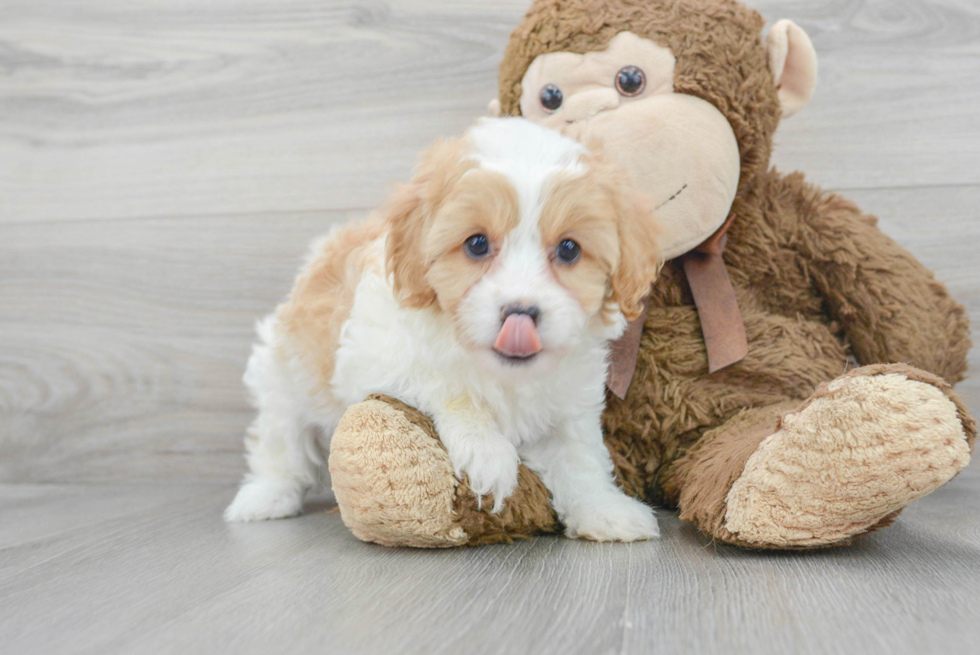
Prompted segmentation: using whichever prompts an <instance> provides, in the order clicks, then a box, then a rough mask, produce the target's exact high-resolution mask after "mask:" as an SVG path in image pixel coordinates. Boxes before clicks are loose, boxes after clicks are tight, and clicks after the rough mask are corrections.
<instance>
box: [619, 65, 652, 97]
mask: <svg viewBox="0 0 980 655" xmlns="http://www.w3.org/2000/svg"><path fill="white" fill-rule="evenodd" d="M646 85H647V76H646V75H644V74H643V71H641V70H640V69H639V68H637V67H636V66H623V67H622V68H621V69H619V72H618V73H616V90H617V91H619V92H620V93H621V94H622V95H624V96H638V95H640V94H641V93H643V87H645V86H646Z"/></svg>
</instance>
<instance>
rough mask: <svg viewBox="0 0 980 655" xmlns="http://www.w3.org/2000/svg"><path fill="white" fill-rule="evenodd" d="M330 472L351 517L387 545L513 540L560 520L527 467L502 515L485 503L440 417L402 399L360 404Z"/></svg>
mask: <svg viewBox="0 0 980 655" xmlns="http://www.w3.org/2000/svg"><path fill="white" fill-rule="evenodd" d="M329 466H330V478H331V482H332V485H333V492H334V495H335V496H336V498H337V504H338V505H339V507H340V515H341V517H342V519H343V521H344V524H345V525H346V526H347V527H348V528H350V531H351V532H353V533H354V535H355V536H357V538H358V539H361V540H362V541H370V542H374V543H378V544H382V545H384V546H411V547H416V548H450V547H453V546H467V545H469V546H473V545H480V544H489V543H498V542H510V541H512V540H513V539H515V538H524V537H528V536H531V535H533V534H537V533H541V532H554V531H557V530H558V529H559V528H560V526H559V524H558V521H557V518H556V517H555V514H554V512H553V511H552V509H551V505H550V503H549V498H548V492H547V490H546V489H545V487H544V485H543V484H542V483H541V480H540V479H539V478H538V477H537V475H535V474H534V473H532V472H531V471H530V470H529V469H527V468H526V467H525V466H523V465H521V468H520V471H519V474H518V488H517V489H516V490H515V491H514V494H513V495H512V496H511V497H510V498H508V499H507V501H506V502H505V504H504V509H503V511H502V512H500V513H499V514H491V513H490V512H489V509H490V508H491V507H492V506H493V500H492V498H490V497H487V498H484V499H483V502H482V504H478V503H477V498H476V496H475V495H474V494H473V492H472V491H471V490H470V488H469V484H468V483H467V482H466V479H465V477H464V479H463V480H459V479H457V478H456V477H455V475H454V474H453V466H452V462H451V461H450V460H449V455H448V453H447V452H446V449H445V447H444V446H443V445H442V442H441V441H440V440H439V437H438V435H437V433H436V429H435V426H434V425H433V424H432V421H431V420H430V419H429V418H428V417H427V416H425V415H424V414H422V413H421V412H419V411H418V410H416V409H414V408H411V407H409V406H407V405H405V404H403V403H401V402H399V401H397V400H394V399H392V398H388V397H386V396H372V397H371V398H369V399H368V400H366V401H364V402H362V403H359V404H357V405H352V406H351V407H349V408H348V409H347V412H346V413H345V414H344V416H343V417H342V418H341V420H340V423H339V425H338V426H337V429H336V431H335V432H334V435H333V439H332V440H331V444H330V460H329Z"/></svg>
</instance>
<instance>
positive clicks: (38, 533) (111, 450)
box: [0, 0, 980, 655]
mask: <svg viewBox="0 0 980 655" xmlns="http://www.w3.org/2000/svg"><path fill="white" fill-rule="evenodd" d="M527 4H528V1H527V0H502V1H497V0H495V1H494V2H489V1H488V0H364V1H360V2H359V1H356V0H199V1H197V2H193V3H191V2H173V1H172V0H91V1H90V2H85V3H65V2H63V1H61V0H0V482H6V483H7V484H0V652H3V653H4V654H6V653H12V654H15V655H19V654H21V653H25V654H27V653H30V654H32V655H33V654H35V653H99V654H103V653H130V652H148V653H154V652H161V653H165V652H168V653H174V652H179V653H209V654H210V653H221V652H234V653H253V652H254V653H269V652H282V651H286V650H288V651H289V652H293V653H306V652H310V653H323V652H326V653H331V654H334V653H336V654H338V655H339V654H343V655H347V654H354V655H357V654H360V653H457V652H465V653H476V654H482V653H498V652H499V653H523V652H533V653H551V652H556V653H557V652H562V653H567V652H583V653H585V652H588V653H650V652H655V653H658V654H669V653H726V655H731V654H733V653H742V652H745V653H753V654H756V653H762V654H764V653H780V654H781V653H787V652H794V653H850V652H861V653H889V654H890V655H891V654H895V653H913V652H915V653H921V652H944V653H961V652H962V653H965V652H972V651H974V650H976V647H975V646H976V644H977V643H978V641H980V609H978V605H977V602H976V593H977V589H978V588H980V510H978V502H977V498H978V497H980V468H978V467H977V466H976V465H974V466H973V467H972V468H970V469H968V470H967V471H966V472H965V473H964V474H963V475H962V476H961V477H960V478H958V479H957V480H955V481H953V482H952V483H951V484H950V485H948V486H947V487H945V488H944V489H942V490H940V491H939V492H937V493H935V494H933V495H931V496H929V497H928V498H926V499H924V500H923V501H920V502H918V503H916V504H914V505H913V506H912V507H910V508H909V509H908V510H907V511H906V512H905V513H904V514H903V516H902V517H901V518H900V520H899V522H898V523H897V524H896V525H895V526H894V527H892V528H890V529H888V530H886V531H884V532H882V533H879V534H876V535H874V536H872V537H870V538H868V539H866V540H864V541H862V542H860V543H859V544H858V545H857V546H855V547H853V548H851V549H847V550H835V551H826V552H818V553H808V554H760V553H749V552H745V551H739V550H734V549H729V548H725V547H715V546H712V545H709V544H706V543H704V542H703V541H702V540H701V539H700V537H699V536H698V535H697V534H696V532H695V531H694V529H693V528H692V527H691V526H689V525H684V524H681V523H679V522H678V521H677V520H676V518H675V517H673V516H669V515H667V514H666V513H665V512H661V523H662V528H663V531H664V537H663V539H661V540H660V541H658V542H654V543H649V544H635V545H632V546H622V545H609V544H606V545H595V544H588V543H581V542H571V541H568V540H565V539H562V538H542V539H538V540H534V541H531V542H527V543H521V544H516V545H513V546H501V547H489V548H481V549H472V550H457V551H449V552H420V551H401V550H387V549H382V548H378V547H374V546H370V545H366V544H362V543H359V542H357V541H356V540H355V539H354V538H353V537H352V536H351V535H350V533H349V532H348V531H347V530H346V529H345V528H344V527H343V525H342V523H341V522H340V519H339V517H338V516H337V515H329V514H325V513H323V510H324V509H325V508H327V507H329V505H330V503H329V499H328V500H326V501H323V500H321V501H320V502H319V503H312V505H311V510H312V511H311V513H310V514H309V515H307V516H305V517H302V518H300V519H296V520H290V521H282V522H275V523H269V524H263V525H234V526H229V525H226V524H224V523H223V522H222V521H221V520H220V512H221V509H222V508H223V507H224V505H225V504H226V503H227V502H228V501H229V500H230V498H231V495H232V493H233V489H232V487H231V486H230V483H231V482H233V481H234V480H236V479H237V478H238V477H239V476H240V475H241V472H242V471H243V468H244V465H243V459H242V445H241V438H242V433H243V429H244V427H245V425H246V424H247V422H248V421H249V420H250V419H251V410H250V409H249V407H248V404H247V402H246V398H245V394H244V391H243V389H242V386H241V380H240V378H241V375H242V372H243V370H244V364H245V359H246V357H247V354H248V351H249V347H250V344H251V342H252V338H253V337H252V335H253V323H254V321H255V320H256V319H257V318H259V317H260V316H261V315H263V314H264V313H266V312H268V311H270V310H271V309H272V308H273V307H274V306H275V304H276V303H277V302H279V300H281V298H282V297H283V295H284V294H285V293H286V292H287V290H288V289H289V286H290V284H291V280H292V277H293V275H294V274H295V271H296V269H297V267H298V265H299V263H300V261H301V260H302V257H303V255H304V254H305V250H306V247H307V243H308V242H309V241H310V240H311V239H312V238H314V237H315V236H316V235H318V234H321V233H323V232H325V231H326V230H328V229H329V228H330V226H331V225H334V224H336V223H339V222H343V221H347V220H351V219H353V218H356V217H358V216H362V215H364V214H365V213H366V212H367V211H368V210H369V209H371V208H373V207H375V206H377V204H379V202H380V201H381V199H382V198H383V196H384V195H385V194H386V193H387V191H388V189H389V188H390V185H391V182H392V181H394V180H403V179H405V178H406V176H407V175H408V174H409V171H410V169H411V166H412V163H413V161H414V159H415V157H416V154H417V153H418V151H419V150H420V149H421V148H423V147H424V146H425V145H427V144H428V143H429V142H430V141H431V140H432V139H434V138H435V137H437V136H441V135H444V134H448V133H453V132H457V131H459V130H461V129H463V128H464V127H465V126H466V125H468V124H469V123H470V121H472V120H473V119H474V118H475V117H476V116H479V115H482V114H483V112H484V110H485V107H486V103H487V101H488V100H489V99H490V98H492V97H493V96H494V95H495V92H496V88H495V85H496V67H497V64H498V62H499V58H500V54H501V52H502V51H503V47H504V45H505V43H506V38H507V35H508V33H509V32H510V30H511V29H512V28H513V27H514V26H515V25H516V24H517V22H518V20H519V18H520V16H521V15H522V13H523V12H524V11H525V9H526V7H527ZM753 4H754V5H755V6H756V7H758V8H759V9H760V10H761V11H762V12H763V14H764V15H765V16H766V17H767V18H768V19H770V20H775V19H778V18H783V17H788V18H792V19H794V20H796V21H797V22H798V23H800V24H801V25H802V26H804V27H805V28H806V29H807V31H808V32H809V33H810V34H811V36H812V37H813V40H814V43H815V45H816V47H817V50H818V52H819V55H820V58H821V82H820V86H819V89H818V92H817V96H816V98H815V99H814V102H813V103H812V104H811V105H810V106H809V107H808V108H807V109H806V110H805V111H804V112H802V113H801V114H800V115H798V116H796V117H794V118H793V119H792V120H790V121H787V122H786V123H785V125H783V126H782V127H781V128H780V131H779V133H778V135H777V141H778V145H777V151H776V155H775V159H774V162H775V164H776V165H777V166H778V167H779V168H780V169H781V170H792V169H800V170H803V171H805V172H806V173H807V175H808V177H809V179H810V180H811V181H813V182H815V183H817V184H820V185H822V186H824V187H826V188H831V189H836V190H841V191H844V192H845V193H846V195H848V196H850V197H852V198H854V199H855V200H856V201H858V203H859V204H861V205H862V206H863V207H864V208H865V209H866V210H867V211H869V212H872V213H875V214H878V215H879V216H880V218H881V224H882V227H883V228H884V229H885V231H886V232H888V233H889V234H891V235H892V236H894V237H895V239H896V240H897V241H898V242H899V243H901V244H902V245H904V246H906V247H907V248H909V249H910V250H911V251H912V252H913V253H914V254H916V255H917V256H918V257H919V258H920V259H921V260H922V261H923V262H924V263H925V264H926V265H927V266H930V267H931V268H933V269H934V270H936V272H937V275H938V277H939V278H940V279H942V280H944V281H946V282H947V284H948V285H949V287H950V289H951V290H952V292H953V293H954V295H955V296H956V297H957V298H959V299H960V300H962V301H963V302H964V303H965V304H966V305H967V306H968V307H969V309H970V312H971V316H972V317H973V320H974V321H978V320H980V259H978V258H977V257H976V255H975V249H976V246H975V244H976V243H977V242H978V241H980V220H978V219H980V215H978V213H980V210H978V207H980V165H978V164H980V155H978V154H977V153H978V152H980V121H977V120H976V110H977V107H978V106H980V4H978V3H977V2H975V1H974V0H759V1H758V2H754V3H753ZM970 361H971V365H972V366H973V368H974V370H976V369H977V367H980V353H976V352H975V353H974V354H972V355H971V359H970ZM958 390H959V392H960V393H961V394H962V395H963V396H964V397H965V398H966V400H967V402H968V404H969V405H970V407H971V408H972V410H973V411H974V413H978V414H980V382H978V381H977V380H976V379H974V378H971V379H968V380H966V381H965V382H964V383H962V384H961V385H959V387H958ZM14 483H16V484H14Z"/></svg>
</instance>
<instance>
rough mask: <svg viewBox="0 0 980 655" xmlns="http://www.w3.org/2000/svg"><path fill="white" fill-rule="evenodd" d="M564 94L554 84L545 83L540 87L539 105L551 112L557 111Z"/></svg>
mask: <svg viewBox="0 0 980 655" xmlns="http://www.w3.org/2000/svg"><path fill="white" fill-rule="evenodd" d="M564 99H565V96H563V95H562V93H561V89H559V88H558V87H557V86H555V85H554V84H548V85H545V87H544V88H543V89H541V106H542V107H544V108H545V111H547V112H548V113H551V112H553V111H557V110H558V108H559V107H561V103H562V101H563V100H564Z"/></svg>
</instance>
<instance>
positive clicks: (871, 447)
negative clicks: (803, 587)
mask: <svg viewBox="0 0 980 655" xmlns="http://www.w3.org/2000/svg"><path fill="white" fill-rule="evenodd" d="M975 438H976V422H975V421H974V420H973V418H972V417H971V416H970V415H969V413H968V412H967V411H966V409H965V407H964V406H963V404H962V403H961V402H960V401H959V400H958V399H957V398H956V396H955V395H953V393H952V392H951V391H950V387H949V385H948V384H946V383H945V382H944V381H942V380H941V379H939V378H937V377H935V376H933V375H931V374H929V373H926V372H924V371H920V370H918V369H914V368H912V367H910V366H905V365H876V366H866V367H864V368H860V369H857V370H854V371H851V372H850V373H847V374H845V375H843V376H841V377H839V378H837V379H836V380H833V381H832V382H830V383H828V384H825V385H822V386H821V388H820V389H818V390H817V391H816V392H815V393H814V394H813V396H811V397H810V398H809V399H808V400H807V401H805V402H804V403H803V404H802V405H799V404H797V405H795V406H794V404H793V403H783V404H780V405H776V406H772V407H766V408H759V409H752V410H747V411H744V412H742V413H740V414H738V415H737V416H735V417H734V418H733V419H731V420H730V421H729V422H728V423H726V424H725V425H723V426H721V427H719V428H716V429H714V430H712V431H710V432H708V433H706V434H705V436H704V437H703V438H702V439H701V440H700V441H699V442H698V443H697V444H696V445H695V446H694V448H692V449H691V450H690V451H689V452H688V453H687V454H686V455H685V456H684V457H683V458H681V459H680V460H678V461H677V462H676V463H675V464H674V466H673V469H672V472H671V474H670V475H669V476H668V480H667V485H665V486H666V488H667V490H668V492H669V493H671V494H672V495H674V496H675V497H677V498H678V499H679V500H678V502H679V506H680V516H681V519H683V520H687V521H692V522H693V523H694V524H695V525H697V526H698V527H699V528H700V529H701V530H702V531H703V532H704V533H706V534H707V535H709V536H710V537H712V538H713V539H715V540H717V541H721V542H725V543H730V544H736V545H740V546H746V547H751V548H770V549H802V548H818V547H823V546H831V545H843V544H847V543H849V542H850V540H851V539H852V538H853V537H856V536H858V535H861V534H865V533H868V532H871V531H872V530H875V529H878V528H881V527H884V526H886V525H888V524H890V523H891V521H892V520H893V519H894V518H895V516H896V515H897V514H898V513H899V512H900V511H901V510H902V508H904V507H905V506H906V505H908V504H909V503H910V502H912V501H913V500H916V499H918V498H921V497H922V496H925V495H926V494H928V493H931V492H932V491H935V490H936V489H938V488H939V487H941V486H942V485H944V484H945V483H946V482H948V481H949V480H951V479H952V478H953V477H954V476H956V474H957V473H959V472H960V471H961V470H962V469H963V468H964V467H965V466H966V465H967V463H968V462H969V460H970V453H971V451H972V448H973V442H974V440H975Z"/></svg>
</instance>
